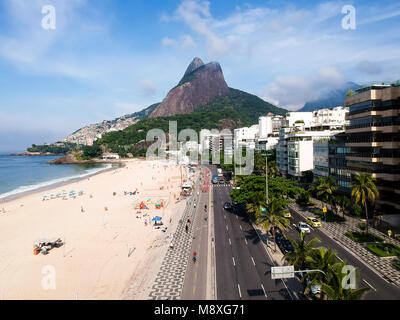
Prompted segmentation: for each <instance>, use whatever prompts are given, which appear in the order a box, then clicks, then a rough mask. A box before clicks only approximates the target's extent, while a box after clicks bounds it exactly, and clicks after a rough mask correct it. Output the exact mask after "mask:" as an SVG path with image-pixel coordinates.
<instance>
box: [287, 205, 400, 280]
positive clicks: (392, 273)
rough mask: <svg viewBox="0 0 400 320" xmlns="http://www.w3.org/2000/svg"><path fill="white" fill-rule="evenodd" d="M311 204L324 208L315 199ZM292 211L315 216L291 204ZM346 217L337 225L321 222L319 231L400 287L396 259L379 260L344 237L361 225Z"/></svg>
mask: <svg viewBox="0 0 400 320" xmlns="http://www.w3.org/2000/svg"><path fill="white" fill-rule="evenodd" d="M311 200H312V201H313V202H315V203H317V206H318V207H319V208H322V207H323V206H326V204H324V203H323V202H321V201H318V200H316V199H311ZM290 208H292V209H293V210H294V211H296V212H297V213H298V214H300V215H301V216H303V217H305V218H306V217H313V216H315V215H314V214H313V213H311V212H309V211H308V210H303V209H304V208H302V207H300V206H299V205H298V204H296V203H293V204H291V205H290ZM345 217H346V222H344V223H338V222H322V228H321V229H320V230H321V231H322V232H324V233H325V234H326V235H327V236H329V237H330V238H332V239H334V240H336V241H337V242H339V243H340V244H341V245H342V246H344V247H345V248H347V249H348V250H349V251H351V252H352V254H353V255H355V256H357V257H358V258H359V259H360V260H362V261H363V262H364V263H366V264H367V265H368V266H369V267H371V268H372V269H373V270H375V271H376V272H377V273H379V274H381V276H382V277H383V278H384V279H385V280H387V281H389V282H393V283H395V284H396V285H397V286H400V271H399V270H397V269H396V268H395V267H394V266H393V260H395V259H396V257H389V258H380V257H378V256H376V255H374V254H373V253H372V252H370V251H368V250H367V249H366V248H364V247H363V245H361V244H359V243H357V242H355V241H353V240H352V239H350V238H348V237H347V236H346V233H347V232H359V231H360V229H359V228H358V227H357V224H359V223H361V221H360V220H358V219H355V218H352V217H348V216H345ZM370 232H371V233H373V234H375V235H377V236H380V237H382V238H384V239H385V241H386V242H390V243H393V244H395V245H397V246H399V245H400V243H399V241H397V240H395V239H389V238H388V237H387V236H385V235H384V234H382V233H381V232H379V231H378V230H376V229H374V228H370Z"/></svg>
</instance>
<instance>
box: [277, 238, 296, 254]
mask: <svg viewBox="0 0 400 320" xmlns="http://www.w3.org/2000/svg"><path fill="white" fill-rule="evenodd" d="M280 248H281V251H282V253H283V254H286V253H288V252H293V251H294V248H293V245H292V243H291V242H290V241H289V240H288V239H284V240H282V242H281V245H280Z"/></svg>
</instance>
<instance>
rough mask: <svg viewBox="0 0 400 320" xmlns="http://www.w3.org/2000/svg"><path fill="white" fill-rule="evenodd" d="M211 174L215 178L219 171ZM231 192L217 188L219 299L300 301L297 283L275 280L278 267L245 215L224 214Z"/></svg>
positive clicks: (216, 236)
mask: <svg viewBox="0 0 400 320" xmlns="http://www.w3.org/2000/svg"><path fill="white" fill-rule="evenodd" d="M211 170H212V172H213V174H215V171H216V169H215V167H211ZM231 189H232V188H231V186H229V185H228V184H226V185H215V186H214V187H213V207H214V220H215V222H214V223H215V247H216V249H215V255H216V282H217V299H218V300H240V299H244V300H294V299H298V298H299V295H300V292H301V286H300V285H299V283H298V282H297V280H295V279H290V280H285V281H283V280H272V279H271V274H270V272H271V267H272V266H274V264H273V262H272V259H271V258H270V257H269V256H268V253H267V252H266V250H265V248H264V246H263V244H262V242H261V240H260V239H259V237H258V235H257V232H256V231H255V230H254V228H253V227H252V225H251V223H249V221H248V220H247V219H246V218H245V216H244V215H243V214H242V213H241V212H235V211H233V212H231V211H226V210H224V208H223V205H224V203H225V202H227V201H230V192H231Z"/></svg>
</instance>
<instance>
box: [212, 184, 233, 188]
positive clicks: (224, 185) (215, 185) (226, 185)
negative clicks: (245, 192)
mask: <svg viewBox="0 0 400 320" xmlns="http://www.w3.org/2000/svg"><path fill="white" fill-rule="evenodd" d="M212 187H213V188H224V187H232V185H231V184H212Z"/></svg>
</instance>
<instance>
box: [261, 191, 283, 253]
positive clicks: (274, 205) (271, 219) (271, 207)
mask: <svg viewBox="0 0 400 320" xmlns="http://www.w3.org/2000/svg"><path fill="white" fill-rule="evenodd" d="M287 211H288V210H287V209H286V208H284V206H283V202H282V200H281V199H277V198H271V199H270V201H269V203H268V208H267V213H266V214H265V215H261V216H260V217H259V218H258V220H257V223H259V224H262V225H263V227H264V228H265V229H266V230H270V229H271V228H272V235H273V238H274V251H276V232H275V227H279V228H281V229H282V230H286V229H287V227H288V226H289V224H290V221H289V220H288V219H287V218H285V217H284V214H285V213H286V212H287Z"/></svg>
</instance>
